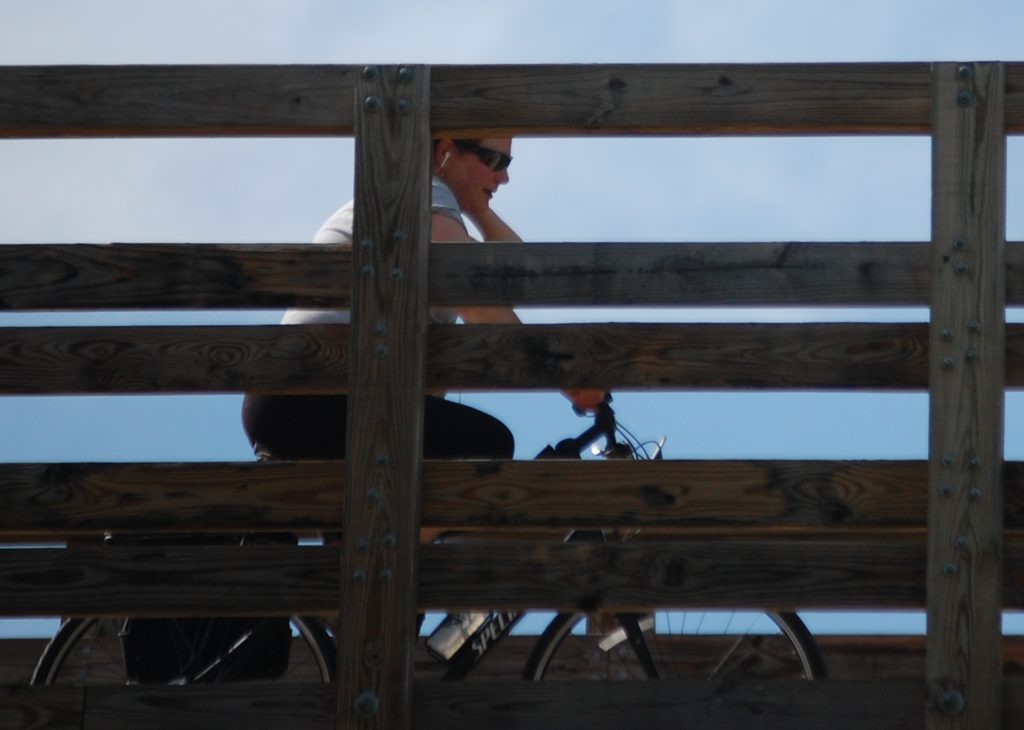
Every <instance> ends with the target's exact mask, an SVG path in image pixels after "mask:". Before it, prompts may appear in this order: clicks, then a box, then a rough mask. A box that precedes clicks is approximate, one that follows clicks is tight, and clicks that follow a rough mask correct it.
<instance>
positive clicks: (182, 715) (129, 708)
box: [82, 683, 334, 730]
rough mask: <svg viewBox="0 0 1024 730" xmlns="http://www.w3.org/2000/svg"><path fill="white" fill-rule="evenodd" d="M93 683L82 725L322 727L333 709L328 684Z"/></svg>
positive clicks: (89, 729) (100, 728)
mask: <svg viewBox="0 0 1024 730" xmlns="http://www.w3.org/2000/svg"><path fill="white" fill-rule="evenodd" d="M174 689H175V690H181V691H175V692H168V691H167V688H166V687H162V686H148V685H136V686H134V687H92V688H90V689H89V692H88V694H87V696H86V708H85V716H84V720H85V723H84V725H83V726H82V728H83V730H116V729H122V730H128V728H146V730H181V729H182V728H190V730H231V729H233V728H237V729H238V730H242V728H267V729H268V730H270V729H276V728H280V729H282V730H283V729H284V728H287V729H288V730H293V729H294V730H326V729H327V728H330V727H332V726H333V725H332V722H333V719H334V708H333V702H332V699H333V698H332V694H333V689H332V687H331V686H330V685H316V684H291V685H284V684H273V683H260V684H244V683H242V684H236V685H230V684H222V685H185V686H180V687H175V688H174Z"/></svg>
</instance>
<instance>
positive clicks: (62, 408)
mask: <svg viewBox="0 0 1024 730" xmlns="http://www.w3.org/2000/svg"><path fill="white" fill-rule="evenodd" d="M1021 28H1024V3H1020V2H1016V1H1012V2H1011V1H1010V0H1006V1H998V0H976V1H975V2H972V3H964V2H962V0H960V1H958V2H952V1H950V0H927V1H926V0H903V1H901V0H866V1H862V2H859V3H849V2H831V1H828V0H775V1H774V2H755V1H754V0H718V1H717V2H713V3H709V2H685V1H680V0H651V1H649V2H635V1H634V2H629V3H627V2H620V1H619V0H604V1H603V2H602V1H599V2H594V1H593V0H587V1H586V2H583V1H582V0H568V1H565V2H550V0H548V1H547V2H540V1H539V0H518V1H517V2H514V3H513V2H506V3H483V2H479V3H470V2H465V1H462V0H435V2H432V3H421V2H413V1H412V0H406V1H404V2H403V1H400V0H375V1H374V2H366V1H365V0H358V1H357V0H347V1H345V2H339V1H338V0H287V1H286V0H279V1H277V2H270V1H268V0H173V1H164V0H147V1H146V2H138V0H4V2H3V4H2V6H0V64H4V65H7V64H62V63H68V64H87V63H114V64H119V63H357V64H363V63H398V62H415V63H547V62H568V63H578V62H587V63H589V62H659V63H660V62H665V63H717V62H721V63H725V62H832V61H941V60H948V61H955V60H1005V61H1021V60H1024V37H1022V35H1021V33H1020V30H1021ZM513 152H514V155H515V158H516V159H515V163H514V164H513V166H512V168H511V171H510V172H511V178H512V182H511V184H510V185H509V186H508V187H507V188H505V189H503V190H501V191H500V192H499V194H498V196H497V197H496V198H495V203H494V205H495V207H496V209H498V210H499V212H501V213H502V215H504V216H505V217H506V219H507V220H509V221H510V222H511V223H512V224H513V225H514V226H515V227H516V228H517V230H519V232H520V233H521V234H522V235H523V236H524V237H525V238H527V239H528V240H535V241H558V240H582V241H615V240H618V241H628V240H651V241H661V240H679V241H730V240H754V241H783V240H807V241H844V240H847V241H849V240H897V241H898V240H908V241H912V240H926V239H927V238H928V237H929V175H930V171H929V165H930V149H929V143H928V140H927V139H924V138H912V137H907V138H894V139H883V138H857V139H851V138H839V139H835V138H816V139H717V140H716V139H679V140H672V139H642V140H636V139H634V140H616V139H605V140H539V139H522V140H517V141H516V143H515V146H514V149H513ZM1022 155H1024V152H1022V148H1021V144H1020V140H1019V139H1013V140H1011V144H1010V157H1009V161H1010V164H1009V186H1010V187H1009V190H1010V199H1009V205H1008V210H1009V215H1008V237H1009V238H1010V239H1011V240H1024V206H1022V205H1021V203H1020V202H1019V201H1020V199H1021V190H1022V188H1024V172H1022V168H1024V165H1022V164H1021V163H1022ZM351 169H352V144H351V141H350V140H323V139H317V140H92V141H84V140H59V141H0V221H2V223H0V244H2V243H25V242H28V243H44V242H109V241H169V242H200V241H214V242H269V241H273V242H303V241H308V240H309V239H310V237H311V236H312V234H313V232H314V231H315V230H316V228H317V227H318V226H319V224H320V223H321V222H322V221H323V220H324V219H325V218H326V217H327V216H328V215H329V214H330V213H331V212H332V211H333V210H334V209H335V208H336V207H337V206H338V205H340V204H341V203H343V202H345V200H347V199H348V198H349V197H350V195H351V190H352V179H351ZM910 314H911V316H913V317H914V318H917V319H926V318H927V313H926V312H921V311H915V312H912V313H910ZM523 315H524V318H525V319H527V320H529V321H538V320H540V319H546V318H549V317H550V316H552V315H550V314H548V313H543V312H523ZM571 316H573V317H583V316H586V315H584V314H583V313H578V312H576V313H572V315H571ZM590 316H591V317H592V318H593V319H597V320H605V319H610V318H622V317H629V316H633V317H638V318H640V319H651V318H654V317H657V318H665V317H669V318H676V319H682V318H691V317H699V318H704V319H731V318H736V317H741V318H745V317H750V316H756V317H766V318H779V317H782V318H792V317H794V316H798V317H803V316H809V317H814V318H818V319H833V318H843V319H868V318H871V319H887V318H891V317H893V313H892V312H855V313H851V312H827V313H800V314H797V315H794V313H792V312H767V313H766V312H756V313H750V312H741V313H735V312H733V313H729V312H712V313H699V314H695V313H693V312H685V313H683V312H673V313H666V312H645V313H639V314H637V313H630V312H625V313H623V312H598V313H594V314H592V315H590ZM196 317H197V318H200V317H202V318H204V319H205V317H203V316H202V315H196ZM275 318H276V313H256V314H252V315H237V316H236V318H235V320H234V321H274V319H275ZM116 320H117V321H119V322H152V321H166V318H162V319H161V318H159V317H158V316H156V315H153V314H145V315H143V314H130V313H128V314H119V315H116ZM58 321H67V320H66V319H63V318H60V317H55V316H51V315H6V316H4V315H0V325H22V324H36V323H40V322H58ZM73 321H84V320H83V318H82V317H77V318H76V319H74V320H73ZM102 321H111V317H110V315H104V317H103V319H102ZM217 321H221V320H217ZM467 400H468V401H471V402H474V403H480V404H482V405H484V406H486V407H487V408H489V409H491V410H492V411H493V412H495V413H496V414H497V415H499V416H500V417H501V418H503V419H504V420H506V421H507V422H508V423H509V425H510V426H511V427H512V429H513V431H515V433H516V435H517V437H518V440H519V455H520V456H522V457H524V458H528V457H529V456H532V454H533V453H535V452H536V451H537V450H538V449H539V448H540V446H542V445H543V443H544V442H547V441H549V440H556V439H558V438H560V437H562V436H563V435H565V434H567V433H568V432H570V431H574V430H577V429H579V427H580V426H581V422H580V421H579V420H578V419H577V418H576V417H575V416H573V415H572V414H571V413H570V411H569V409H568V407H567V405H566V403H565V401H564V400H562V399H561V397H560V396H558V395H555V394H530V395H523V394H505V395H500V396H499V395H491V396H481V395H476V396H472V397H471V398H470V397H467ZM239 402H240V397H239V396H238V395H228V396H197V397H187V398H151V397H119V398H92V397H88V398H87V397H79V398H7V399H0V461H7V462H10V461H79V460H101V461H103V460H116V461H135V460H161V461H163V460H169V461H177V460H220V459H238V460H241V459H248V458H250V454H249V451H248V447H247V444H246V443H245V440H244V437H243V435H242V432H241V428H240V426H239V423H238V405H239ZM617 403H618V410H619V412H620V414H621V415H622V417H623V420H624V421H625V422H626V423H627V424H629V425H630V426H631V427H632V428H633V429H634V430H635V431H637V432H638V434H639V435H641V436H653V437H656V436H659V435H661V434H667V435H668V437H669V440H668V444H667V452H666V453H667V455H668V456H670V457H674V458H696V457H737V458H742V457H751V458H754V457H765V458H768V457H780V458H788V457H793V458H799V457H817V458H833V457H843V458H922V457H924V455H925V453H926V446H927V444H926V434H925V430H926V421H927V399H926V398H925V396H924V395H922V394H904V395H880V394H857V395H841V394H827V395H823V394H791V393H762V394H752V393H683V394H671V395H668V396H665V395H663V394H662V395H650V394H629V393H624V394H620V395H619V396H618V397H617ZM538 424H543V427H538ZM1007 432H1008V434H1009V437H1010V438H1009V440H1008V443H1007V456H1008V457H1009V458H1022V454H1024V446H1022V445H1020V444H1021V443H1024V439H1020V438H1014V436H1015V435H1016V436H1018V437H1019V435H1020V434H1021V433H1022V432H1024V405H1022V404H1021V403H1020V402H1019V399H1018V398H1017V396H1016V395H1013V396H1011V397H1010V399H1009V403H1008V412H1007Z"/></svg>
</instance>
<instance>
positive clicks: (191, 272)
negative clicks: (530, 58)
mask: <svg viewBox="0 0 1024 730" xmlns="http://www.w3.org/2000/svg"><path fill="white" fill-rule="evenodd" d="M351 265H352V252H351V249H350V248H349V247H348V246H335V245H326V244H317V245H312V244H306V245H297V244H252V245H248V244H202V243H185V244H181V243H179V244H157V243H134V244H132V243H110V244H87V243H65V244H9V245H6V246H3V247H2V248H0V310H3V311H8V312H11V311H19V310H21V311H31V310H61V311H76V310H92V311H95V310H107V309H138V310H145V309H227V308H250V309H259V308H264V307H267V308H281V309H283V308H285V307H293V306H305V307H325V308H326V307H331V306H334V307H340V306H348V304H349V302H350V301H351V282H352V268H351Z"/></svg>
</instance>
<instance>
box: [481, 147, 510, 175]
mask: <svg viewBox="0 0 1024 730" xmlns="http://www.w3.org/2000/svg"><path fill="white" fill-rule="evenodd" d="M480 159H481V160H483V163H484V164H485V165H487V166H488V167H489V168H491V169H492V170H494V172H501V171H502V170H504V169H506V168H508V166H509V165H510V164H512V158H511V157H509V156H508V155H506V154H505V153H504V152H498V151H497V150H488V149H481V150H480Z"/></svg>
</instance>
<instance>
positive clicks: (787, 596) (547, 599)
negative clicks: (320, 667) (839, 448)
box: [0, 537, 1024, 616]
mask: <svg viewBox="0 0 1024 730" xmlns="http://www.w3.org/2000/svg"><path fill="white" fill-rule="evenodd" d="M339 559H340V551H339V549H338V548H332V547H291V548H288V547H262V546H259V547H258V546H251V547H246V548H244V549H243V548H232V547H201V548H181V547H179V548H170V547H168V548H163V547H150V548H127V547H123V548H117V549H115V548H111V547H78V548H75V549H73V550H65V549H50V548H25V549H8V550H0V589H2V590H0V596H2V598H0V615H4V616H52V615H54V614H55V613H63V614H64V615H77V616H93V615H97V616H117V615H124V614H139V615H168V614H170V615H182V616H188V615H193V616H195V615H200V616H201V615H210V614H221V613H223V614H229V615H261V614H262V615H281V614H283V615H289V614H296V613H299V614H333V613H335V612H336V611H337V606H338V599H339V588H338V586H339V584H338V564H339V562H338V561H339ZM419 559H420V581H419V604H420V607H421V608H424V609H438V608H451V609H468V608H485V609H486V608H493V607H494V606H504V607H509V608H524V609H525V608H542V607H550V608H558V609H562V610H575V609H580V608H584V609H592V608H597V607H601V608H607V609H628V610H634V609H636V610H640V609H644V608H649V607H651V606H665V607H685V606H691V607H704V608H707V607H734V608H742V607H761V608H765V607H768V608H771V607H774V608H779V609H785V608H795V607H800V608H866V609H878V610H885V609H902V608H917V609H920V608H922V607H923V606H924V599H925V546H924V545H923V544H922V543H920V542H915V541H906V540H900V539H892V540H876V541H873V542H870V543H868V542H866V541H851V540H827V539H817V540H806V539H787V538H782V537H772V538H769V539H764V538H762V539H742V538H741V539H710V540H707V539H705V540H697V539H691V540H673V541H671V542H670V541H659V542H648V541H630V542H626V543H603V544H583V543H562V542H556V541H554V540H551V541H549V542H540V541H536V542H487V543H479V544H467V543H460V544H442V545H424V546H422V547H421V548H420V558H419ZM1006 565H1007V568H1008V570H1007V575H1006V578H1005V582H1004V591H1005V596H1006V600H1005V605H1006V606H1007V607H1008V608H1020V607H1024V546H1021V545H1019V544H1016V543H1015V544H1011V545H1009V546H1007V548H1006Z"/></svg>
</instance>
